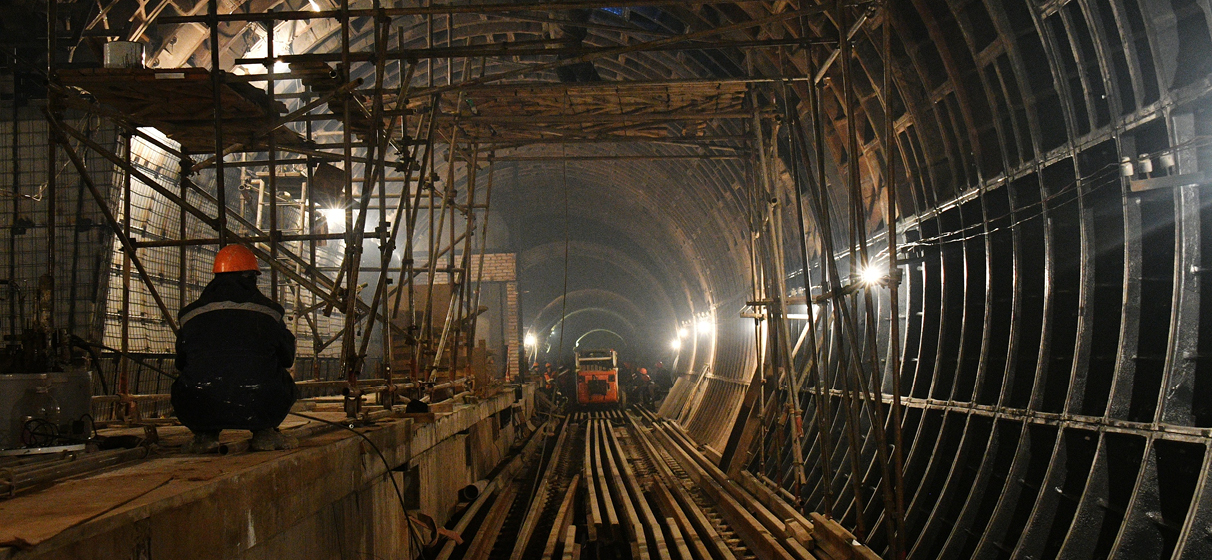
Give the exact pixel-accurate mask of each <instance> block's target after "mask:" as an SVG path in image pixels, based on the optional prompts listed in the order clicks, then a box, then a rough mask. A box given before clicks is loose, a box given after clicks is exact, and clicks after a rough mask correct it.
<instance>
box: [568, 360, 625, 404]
mask: <svg viewBox="0 0 1212 560" xmlns="http://www.w3.org/2000/svg"><path fill="white" fill-rule="evenodd" d="M577 404H578V405H581V406H600V405H607V406H617V405H618V404H619V356H618V354H617V353H616V352H615V351H614V350H578V351H577Z"/></svg>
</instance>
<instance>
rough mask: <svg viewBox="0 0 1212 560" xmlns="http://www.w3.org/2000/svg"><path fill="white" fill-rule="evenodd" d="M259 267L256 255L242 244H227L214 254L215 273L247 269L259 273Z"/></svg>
mask: <svg viewBox="0 0 1212 560" xmlns="http://www.w3.org/2000/svg"><path fill="white" fill-rule="evenodd" d="M259 269H260V267H259V266H258V265H257V256H256V255H254V254H253V252H252V251H250V250H248V247H245V246H243V245H228V246H226V247H224V248H222V249H220V250H219V254H217V255H215V270H214V273H215V274H219V273H221V272H247V271H252V272H257V273H260V270H259Z"/></svg>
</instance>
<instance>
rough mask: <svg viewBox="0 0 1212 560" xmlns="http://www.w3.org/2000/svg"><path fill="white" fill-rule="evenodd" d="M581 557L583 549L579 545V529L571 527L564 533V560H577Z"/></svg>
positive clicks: (574, 526)
mask: <svg viewBox="0 0 1212 560" xmlns="http://www.w3.org/2000/svg"><path fill="white" fill-rule="evenodd" d="M580 557H581V547H580V545H578V544H577V527H576V525H570V526H569V527H568V530H567V531H566V532H565V533H564V560H577V559H578V558H580Z"/></svg>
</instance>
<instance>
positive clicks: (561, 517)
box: [543, 473, 581, 560]
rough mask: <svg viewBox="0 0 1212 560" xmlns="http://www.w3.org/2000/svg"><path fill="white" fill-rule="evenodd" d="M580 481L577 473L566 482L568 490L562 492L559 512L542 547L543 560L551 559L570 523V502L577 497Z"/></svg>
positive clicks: (579, 475)
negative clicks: (569, 481)
mask: <svg viewBox="0 0 1212 560" xmlns="http://www.w3.org/2000/svg"><path fill="white" fill-rule="evenodd" d="M580 483H581V474H580V473H577V474H576V475H574V476H573V477H572V482H571V483H569V484H568V491H567V492H565V493H564V501H563V502H562V503H561V504H560V510H559V512H557V513H556V522H555V524H553V525H552V527H551V534H550V535H549V536H548V537H547V546H545V547H543V560H551V557H552V555H554V554H555V548H556V545H557V544H558V543H559V540H560V537H561V536H562V535H563V534H564V532H565V531H566V530H567V529H568V525H570V524H571V523H572V504H573V501H574V500H575V499H576V497H577V487H578V486H580Z"/></svg>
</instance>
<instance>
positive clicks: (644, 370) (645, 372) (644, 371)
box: [640, 367, 648, 375]
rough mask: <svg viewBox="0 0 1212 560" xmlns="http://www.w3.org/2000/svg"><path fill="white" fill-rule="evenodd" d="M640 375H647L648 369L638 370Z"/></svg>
mask: <svg viewBox="0 0 1212 560" xmlns="http://www.w3.org/2000/svg"><path fill="white" fill-rule="evenodd" d="M640 373H642V374H644V375H648V368H643V367H642V368H640Z"/></svg>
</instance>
